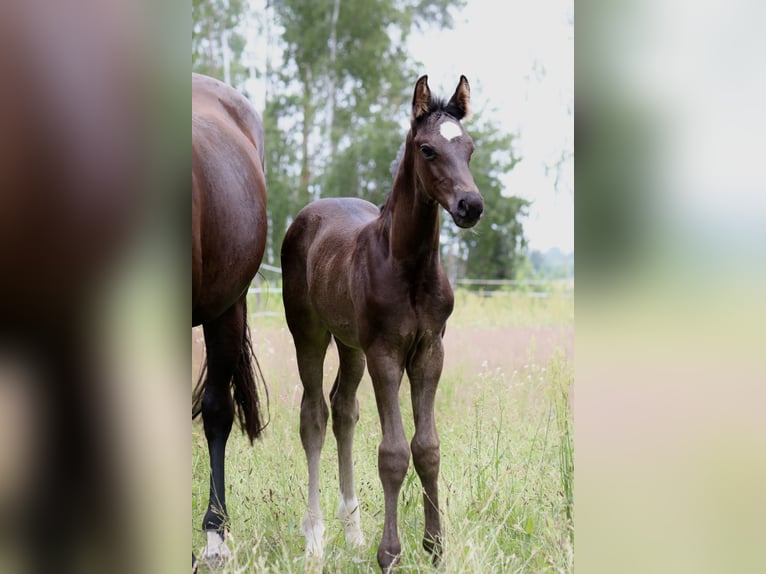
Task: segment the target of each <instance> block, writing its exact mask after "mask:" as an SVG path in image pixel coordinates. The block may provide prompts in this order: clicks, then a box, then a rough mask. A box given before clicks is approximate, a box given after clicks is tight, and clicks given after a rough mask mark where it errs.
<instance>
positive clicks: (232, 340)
mask: <svg viewBox="0 0 766 574" xmlns="http://www.w3.org/2000/svg"><path fill="white" fill-rule="evenodd" d="M241 305H242V301H238V302H237V303H235V304H234V305H233V306H232V307H231V308H229V309H228V310H227V311H226V312H225V313H224V314H223V315H221V316H220V317H219V318H217V319H216V320H214V321H211V322H210V323H206V324H205V325H204V327H203V329H204V333H205V348H206V353H207V379H206V381H205V391H204V395H203V397H202V421H203V423H204V428H205V438H206V439H207V444H208V452H209V454H210V501H209V503H208V508H207V512H206V513H205V517H204V518H203V521H202V528H203V529H204V530H205V531H206V532H207V546H206V547H205V551H204V554H203V557H204V558H207V559H211V558H212V559H216V558H224V559H225V558H228V557H229V549H228V548H227V546H226V543H225V541H224V537H225V531H226V527H227V526H228V525H227V524H226V523H227V522H228V513H227V510H226V489H225V485H224V457H225V453H226V441H227V440H228V438H229V432H230V431H231V426H232V423H233V421H234V402H233V400H232V397H231V391H230V390H229V389H230V381H231V378H232V375H233V373H234V369H235V367H236V364H237V360H238V359H239V355H240V350H241V344H242V333H243V330H244V329H245V328H246V325H245V323H244V313H243V309H242V308H241Z"/></svg>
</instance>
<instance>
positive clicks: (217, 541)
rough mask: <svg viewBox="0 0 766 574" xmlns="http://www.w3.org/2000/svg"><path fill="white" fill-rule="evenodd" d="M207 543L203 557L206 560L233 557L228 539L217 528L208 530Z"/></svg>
mask: <svg viewBox="0 0 766 574" xmlns="http://www.w3.org/2000/svg"><path fill="white" fill-rule="evenodd" d="M205 533H206V534H207V545H206V546H205V550H203V551H202V557H203V558H204V559H205V560H211V559H212V560H228V559H229V558H230V557H231V551H229V547H228V546H226V541H225V540H224V539H223V536H221V535H220V534H219V533H218V532H217V531H216V530H206V531H205Z"/></svg>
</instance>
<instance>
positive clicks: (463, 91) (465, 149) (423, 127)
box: [410, 76, 484, 227]
mask: <svg viewBox="0 0 766 574" xmlns="http://www.w3.org/2000/svg"><path fill="white" fill-rule="evenodd" d="M470 96H471V89H470V87H469V86H468V80H466V78H465V76H460V83H459V84H458V86H457V89H456V90H455V93H454V95H453V96H452V98H451V99H450V100H449V102H447V103H446V104H445V103H444V102H443V101H442V100H439V99H437V98H432V97H431V90H430V89H429V87H428V76H422V77H421V78H420V79H419V80H418V82H417V84H415V93H414V95H413V97H412V125H411V136H412V138H411V146H412V147H411V148H410V153H414V159H413V162H412V165H413V169H414V171H415V176H416V178H417V180H418V181H419V182H420V183H421V184H422V185H421V186H420V187H421V189H423V190H424V191H425V192H426V193H427V194H428V195H429V196H430V198H431V199H432V200H434V201H437V202H438V203H439V204H440V205H441V206H442V207H443V208H444V209H446V210H447V211H448V212H449V214H450V215H451V216H452V219H453V221H454V222H455V223H456V224H457V225H458V226H459V227H473V226H474V225H476V223H477V222H478V221H479V218H480V217H481V214H482V211H484V199H483V198H482V196H481V194H480V193H479V190H478V189H477V187H476V184H475V183H474V181H473V176H472V175H471V171H470V169H469V167H468V164H469V162H470V160H471V154H472V153H473V140H472V139H471V136H469V135H468V133H467V132H466V131H465V130H464V129H463V126H462V125H461V124H460V120H462V119H463V118H464V117H465V116H466V115H467V114H468V111H469V107H468V106H469V100H470Z"/></svg>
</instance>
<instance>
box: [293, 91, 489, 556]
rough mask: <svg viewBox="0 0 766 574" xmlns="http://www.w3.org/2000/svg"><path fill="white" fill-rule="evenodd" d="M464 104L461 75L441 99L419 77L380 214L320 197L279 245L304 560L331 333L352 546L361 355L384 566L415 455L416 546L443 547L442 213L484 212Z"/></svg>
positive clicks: (447, 297) (343, 507) (317, 538)
mask: <svg viewBox="0 0 766 574" xmlns="http://www.w3.org/2000/svg"><path fill="white" fill-rule="evenodd" d="M469 99H470V88H469V85H468V81H467V80H466V78H465V77H464V76H461V78H460V83H459V84H458V87H457V89H456V90H455V93H454V95H453V96H452V98H451V99H450V100H449V102H447V103H445V102H444V101H442V100H439V99H436V98H432V97H431V91H430V89H429V87H428V78H427V76H423V77H421V78H420V79H419V80H418V81H417V84H416V85H415V91H414V94H413V100H412V116H411V127H410V131H409V134H408V135H407V140H406V145H405V151H404V156H403V158H402V160H401V162H400V164H399V169H398V171H397V173H396V177H395V179H394V187H393V191H392V192H391V193H390V195H389V197H388V200H387V202H386V204H385V205H384V206H383V208H382V209H378V208H377V207H376V206H374V205H373V204H371V203H369V202H367V201H363V200H361V199H355V198H343V199H323V200H319V201H315V202H313V203H311V204H310V205H308V206H307V207H305V208H304V209H303V210H302V211H301V212H300V213H299V214H298V216H297V217H296V219H295V221H294V222H293V223H292V225H291V226H290V228H289V229H288V231H287V234H286V236H285V240H284V243H283V244H282V269H283V282H284V283H283V288H284V290H283V297H284V304H285V313H286V317H287V324H288V326H289V328H290V332H291V333H292V336H293V340H294V342H295V350H296V354H297V359H298V369H299V372H300V377H301V381H302V383H303V399H302V401H301V421H300V434H301V441H302V443H303V448H304V450H305V452H306V458H307V460H308V469H309V492H308V509H307V512H306V516H305V518H304V520H303V525H302V531H303V534H304V536H305V537H306V553H307V555H309V556H310V555H318V556H321V555H322V537H323V533H324V524H323V519H322V511H321V509H320V506H319V456H320V452H321V450H322V444H323V442H324V436H325V428H326V425H327V419H328V414H329V413H328V408H327V404H326V402H325V399H324V395H323V392H322V370H323V363H324V358H325V354H326V352H327V347H328V345H329V343H330V337H333V338H334V339H335V343H336V346H337V348H338V354H339V356H340V368H339V370H338V374H337V376H336V378H335V383H334V384H333V387H332V390H331V391H330V403H331V408H332V429H333V433H334V434H335V438H336V440H337V442H338V471H339V473H338V474H339V477H340V505H339V507H338V518H339V519H340V520H341V521H342V522H343V525H344V530H345V534H346V539H347V541H348V542H349V543H352V544H363V543H364V538H363V536H362V532H361V529H360V522H359V504H358V502H357V497H356V490H355V487H354V471H353V466H352V444H353V438H354V426H355V425H356V421H357V420H358V418H359V405H358V401H357V399H356V391H357V388H358V386H359V382H360V380H361V378H362V374H363V372H364V367H365V359H366V361H367V368H368V369H369V372H370V376H371V378H372V384H373V388H374V391H375V399H376V402H377V406H378V414H379V416H380V425H381V430H382V434H383V440H382V441H381V443H380V446H379V447H378V471H379V474H380V480H381V482H382V484H383V492H384V496H385V523H384V527H383V538H382V540H381V542H380V545H379V546H378V564H379V565H380V567H381V569H383V570H386V569H388V568H390V567H392V566H395V565H396V564H397V562H398V559H399V555H400V554H401V544H400V541H399V535H398V531H397V501H398V498H399V490H400V488H401V485H402V481H403V480H404V476H405V474H406V473H407V468H408V466H409V461H410V452H412V458H413V461H414V463H415V470H416V471H417V473H418V476H419V477H420V480H421V483H422V485H423V503H424V506H425V533H424V537H423V546H424V547H425V549H426V550H428V551H429V552H431V553H432V554H433V555H434V560H436V559H437V558H438V556H439V554H440V553H441V543H442V540H441V539H442V530H441V520H440V515H439V498H438V486H437V482H438V474H439V438H438V436H437V433H436V424H435V422H434V395H435V393H436V387H437V385H438V383H439V376H440V374H441V370H442V363H443V359H444V351H443V348H442V336H443V334H444V328H445V323H446V321H447V317H449V315H450V313H451V312H452V306H453V295H452V289H451V288H450V285H449V282H448V281H447V277H446V275H445V273H444V269H443V268H442V265H441V260H440V257H439V212H440V210H439V206H440V205H441V206H442V207H444V209H446V210H447V211H448V212H449V214H450V215H451V216H452V219H453V221H454V222H455V223H456V224H457V225H458V226H459V227H472V226H473V225H475V224H476V223H477V222H478V221H479V218H480V217H481V214H482V211H483V209H484V200H483V199H482V197H481V195H480V194H479V192H478V190H477V188H476V184H475V183H474V181H473V177H472V176H471V172H470V170H469V168H468V162H469V159H470V157H471V153H472V151H473V142H472V141H471V138H470V136H469V135H468V134H467V133H466V132H465V130H464V129H463V127H462V125H461V124H460V120H461V119H462V118H463V117H464V116H465V115H466V114H467V113H468V106H469ZM405 370H406V372H407V376H408V378H409V380H410V388H411V395H412V409H413V413H414V418H415V436H414V437H413V439H412V443H411V444H408V443H407V440H406V438H405V436H404V428H403V426H402V417H401V413H400V412H399V403H398V394H399V387H400V384H401V381H402V375H403V373H404V371H405Z"/></svg>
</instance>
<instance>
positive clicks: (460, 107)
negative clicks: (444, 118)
mask: <svg viewBox="0 0 766 574" xmlns="http://www.w3.org/2000/svg"><path fill="white" fill-rule="evenodd" d="M470 101H471V86H470V85H469V84H468V80H467V79H466V77H465V76H460V82H459V83H458V85H457V89H456V90H455V93H454V94H453V95H452V98H450V101H449V103H448V104H447V108H446V110H445V111H446V112H447V113H448V114H450V115H451V116H453V117H454V118H455V119H458V120H462V119H463V118H464V117H466V116H467V115H469V114H470V113H471V106H470Z"/></svg>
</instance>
